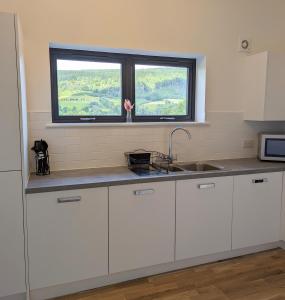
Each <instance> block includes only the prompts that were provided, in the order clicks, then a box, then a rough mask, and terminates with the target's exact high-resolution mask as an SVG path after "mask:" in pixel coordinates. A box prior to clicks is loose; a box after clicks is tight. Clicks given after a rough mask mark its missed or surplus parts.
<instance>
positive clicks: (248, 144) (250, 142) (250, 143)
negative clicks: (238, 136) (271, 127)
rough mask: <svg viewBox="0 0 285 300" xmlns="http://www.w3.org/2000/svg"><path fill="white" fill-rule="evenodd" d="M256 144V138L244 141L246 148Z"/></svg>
mask: <svg viewBox="0 0 285 300" xmlns="http://www.w3.org/2000/svg"><path fill="white" fill-rule="evenodd" d="M254 146H255V142H254V140H250V139H248V140H244V141H243V148H244V149H252V148H254Z"/></svg>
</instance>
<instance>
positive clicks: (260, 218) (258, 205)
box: [232, 172, 282, 249]
mask: <svg viewBox="0 0 285 300" xmlns="http://www.w3.org/2000/svg"><path fill="white" fill-rule="evenodd" d="M281 194H282V173H278V172H277V173H264V174H254V175H241V176H235V177H234V201H233V232H232V246H233V249H238V248H244V247H249V246H255V245H260V244H265V243H270V242H275V241H278V240H279V237H280V212H281Z"/></svg>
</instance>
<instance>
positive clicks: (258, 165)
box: [26, 158, 285, 194]
mask: <svg viewBox="0 0 285 300" xmlns="http://www.w3.org/2000/svg"><path fill="white" fill-rule="evenodd" d="M207 163H210V164H212V165H214V166H219V167H222V168H223V169H222V170H215V171H210V172H190V171H182V172H176V173H175V172H174V173H169V174H158V175H151V176H144V177H141V176H138V175H136V174H135V173H133V172H132V171H130V170H129V169H128V168H127V167H111V168H110V167H109V168H94V169H78V170H66V171H54V172H52V173H51V174H50V175H47V176H36V175H35V174H31V176H30V179H29V182H28V186H27V188H26V194H32V193H44V192H51V191H62V190H74V189H82V188H93V187H102V186H114V185H123V184H132V183H147V182H155V181H171V180H181V179H191V178H207V177H220V176H233V175H242V174H255V173H266V172H280V171H285V163H282V162H261V161H259V160H257V159H255V158H241V159H225V160H211V161H207Z"/></svg>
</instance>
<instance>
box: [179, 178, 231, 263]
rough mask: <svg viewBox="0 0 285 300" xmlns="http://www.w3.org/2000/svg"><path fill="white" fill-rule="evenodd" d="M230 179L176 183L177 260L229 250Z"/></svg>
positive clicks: (207, 179)
mask: <svg viewBox="0 0 285 300" xmlns="http://www.w3.org/2000/svg"><path fill="white" fill-rule="evenodd" d="M232 193H233V178H232V177H217V178H206V179H191V180H181V181H177V183H176V260H180V259H186V258H191V257H196V256H201V255H207V254H212V253H217V252H222V251H226V250H230V249H231V221H232Z"/></svg>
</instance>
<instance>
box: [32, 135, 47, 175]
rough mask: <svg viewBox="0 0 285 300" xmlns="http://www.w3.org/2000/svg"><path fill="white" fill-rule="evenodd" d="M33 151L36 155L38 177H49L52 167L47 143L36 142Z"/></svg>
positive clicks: (42, 141)
mask: <svg viewBox="0 0 285 300" xmlns="http://www.w3.org/2000/svg"><path fill="white" fill-rule="evenodd" d="M32 150H33V151H35V153H36V155H35V159H36V175H39V176H43V175H49V174H50V167H49V154H48V144H47V142H46V141H44V140H40V141H35V143H34V147H33V148H32Z"/></svg>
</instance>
